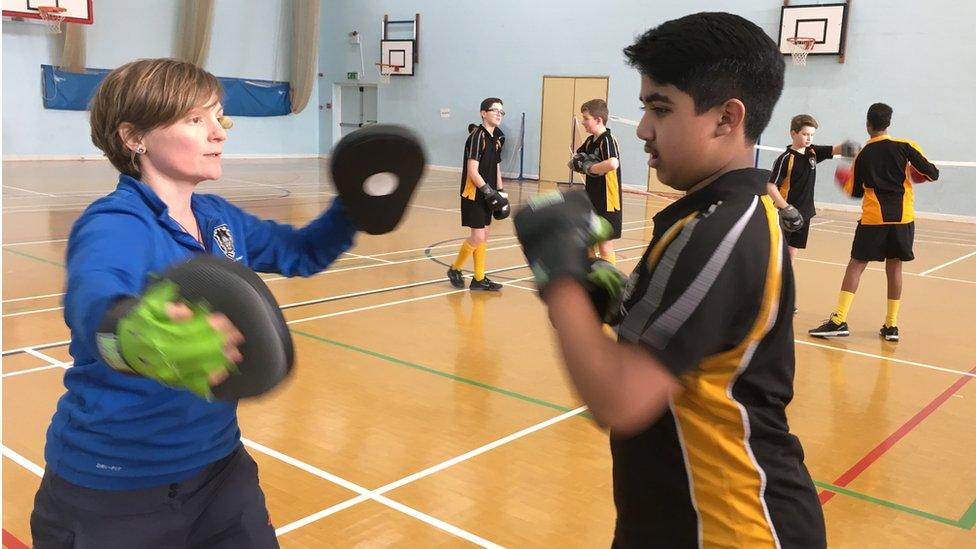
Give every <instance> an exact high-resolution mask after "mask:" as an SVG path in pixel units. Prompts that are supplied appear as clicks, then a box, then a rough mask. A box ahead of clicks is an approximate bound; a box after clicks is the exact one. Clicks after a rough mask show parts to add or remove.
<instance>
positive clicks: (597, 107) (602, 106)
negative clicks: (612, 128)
mask: <svg viewBox="0 0 976 549" xmlns="http://www.w3.org/2000/svg"><path fill="white" fill-rule="evenodd" d="M580 112H581V113H583V112H585V113H588V114H589V115H590V116H592V117H593V118H599V119H601V120H603V125H606V124H607V118H608V117H609V116H610V109H609V108H607V102H606V101H604V100H602V99H590V100H589V101H587V102H586V103H583V104H582V105H581V106H580Z"/></svg>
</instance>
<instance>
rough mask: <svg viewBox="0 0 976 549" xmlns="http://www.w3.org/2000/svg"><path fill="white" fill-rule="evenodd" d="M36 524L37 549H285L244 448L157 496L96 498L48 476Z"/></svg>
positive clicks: (120, 493) (137, 493)
mask: <svg viewBox="0 0 976 549" xmlns="http://www.w3.org/2000/svg"><path fill="white" fill-rule="evenodd" d="M30 524H31V537H33V538H34V546H35V547H37V548H38V549H44V548H61V547H64V548H69V547H105V548H108V549H111V548H116V547H117V548H123V547H219V548H232V547H233V548H235V549H236V548H238V547H240V548H250V547H253V548H266V547H278V539H277V538H276V537H275V531H274V526H272V525H271V520H270V519H269V517H268V510H267V507H266V506H265V501H264V493H263V492H262V491H261V487H260V486H258V468H257V464H255V463H254V460H253V459H251V456H250V455H248V453H247V451H245V450H244V447H243V446H238V447H237V449H236V450H235V451H234V452H233V453H231V455H229V456H227V457H225V458H224V459H221V460H220V461H217V462H215V463H212V464H210V465H208V466H207V467H205V468H204V469H203V471H201V472H200V473H198V474H197V475H196V476H194V477H193V478H190V479H188V480H186V481H183V482H174V483H172V484H165V485H163V486H157V487H153V488H145V489H137V490H94V489H91V488H85V487H83V486H78V485H75V484H71V483H69V482H68V481H66V480H64V479H62V478H61V477H59V476H57V475H55V474H53V473H52V472H51V471H44V478H42V479H41V487H40V488H39V489H38V490H37V495H36V496H35V497H34V512H33V513H31V519H30Z"/></svg>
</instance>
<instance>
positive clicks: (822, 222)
mask: <svg viewBox="0 0 976 549" xmlns="http://www.w3.org/2000/svg"><path fill="white" fill-rule="evenodd" d="M827 223H833V221H831V220H829V219H827V220H824V221H817V222H816V223H811V224H810V228H811V229H812V228H814V227H819V226H820V225H826V224H827Z"/></svg>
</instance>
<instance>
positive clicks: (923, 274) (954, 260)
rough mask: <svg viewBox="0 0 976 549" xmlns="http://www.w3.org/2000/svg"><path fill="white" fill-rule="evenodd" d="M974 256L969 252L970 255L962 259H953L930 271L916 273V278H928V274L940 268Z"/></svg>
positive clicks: (973, 253) (974, 253)
mask: <svg viewBox="0 0 976 549" xmlns="http://www.w3.org/2000/svg"><path fill="white" fill-rule="evenodd" d="M974 255H976V252H970V253H968V254H966V255H964V256H962V257H957V258H956V259H953V260H952V261H947V262H945V263H943V264H942V265H939V266H938V267H932V268H931V269H929V270H927V271H922V272H920V273H918V276H928V274H929V273H933V272H935V271H938V270H939V269H941V268H942V267H948V266H949V265H952V264H953V263H959V262H960V261H962V260H963V259H967V258H970V257H973V256H974Z"/></svg>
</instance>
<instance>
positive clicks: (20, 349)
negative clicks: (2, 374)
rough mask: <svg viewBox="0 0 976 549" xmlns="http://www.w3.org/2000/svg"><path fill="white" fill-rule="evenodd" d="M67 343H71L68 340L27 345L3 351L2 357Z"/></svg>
mask: <svg viewBox="0 0 976 549" xmlns="http://www.w3.org/2000/svg"><path fill="white" fill-rule="evenodd" d="M69 343H71V340H70V339H65V340H62V341H53V342H51V343H35V344H34V345H27V346H24V347H17V348H14V349H7V350H6V351H3V353H2V356H7V355H13V354H16V353H26V352H27V351H28V350H34V349H47V348H50V347H60V346H62V345H67V344H69Z"/></svg>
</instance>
